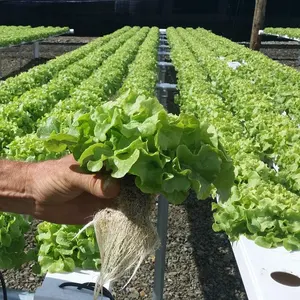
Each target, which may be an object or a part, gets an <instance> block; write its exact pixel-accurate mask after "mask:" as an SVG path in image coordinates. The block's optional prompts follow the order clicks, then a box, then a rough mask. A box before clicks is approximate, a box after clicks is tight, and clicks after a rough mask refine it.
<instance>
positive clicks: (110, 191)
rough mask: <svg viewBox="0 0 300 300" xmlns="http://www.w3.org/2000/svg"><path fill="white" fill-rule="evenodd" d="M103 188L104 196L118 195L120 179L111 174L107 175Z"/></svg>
mask: <svg viewBox="0 0 300 300" xmlns="http://www.w3.org/2000/svg"><path fill="white" fill-rule="evenodd" d="M102 190H103V193H104V194H105V195H104V196H106V197H116V196H117V195H118V193H119V191H120V188H119V181H118V180H116V179H115V178H112V177H110V176H108V177H106V178H105V179H104V182H103V185H102Z"/></svg>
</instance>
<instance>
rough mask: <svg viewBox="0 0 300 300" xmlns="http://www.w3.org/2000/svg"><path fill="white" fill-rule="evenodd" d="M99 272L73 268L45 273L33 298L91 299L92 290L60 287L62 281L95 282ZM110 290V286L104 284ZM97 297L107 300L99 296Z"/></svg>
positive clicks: (49, 299) (38, 299)
mask: <svg viewBox="0 0 300 300" xmlns="http://www.w3.org/2000/svg"><path fill="white" fill-rule="evenodd" d="M98 275H99V272H95V271H87V270H79V269H77V270H75V271H74V272H72V273H52V274H50V273H47V275H46V277H45V279H44V281H43V284H42V286H41V287H39V288H37V290H36V292H35V295H34V300H92V299H93V291H90V290H87V289H81V290H78V289H77V288H76V287H71V286H70V287H64V288H60V287H59V285H60V284H62V283H64V282H76V283H85V282H96V279H97V277H98ZM105 287H106V288H107V289H108V290H109V291H110V290H111V286H108V285H105ZM99 299H103V300H109V298H107V297H102V298H101V296H99Z"/></svg>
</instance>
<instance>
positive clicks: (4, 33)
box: [0, 26, 70, 47]
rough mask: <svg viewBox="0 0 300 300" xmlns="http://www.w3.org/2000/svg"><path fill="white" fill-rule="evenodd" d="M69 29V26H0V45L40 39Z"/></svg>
mask: <svg viewBox="0 0 300 300" xmlns="http://www.w3.org/2000/svg"><path fill="white" fill-rule="evenodd" d="M69 30H70V29H69V27H53V26H48V27H44V26H39V27H31V26H0V47H6V46H13V45H18V44H21V43H23V42H24V43H25V42H32V41H36V40H42V39H45V38H48V37H50V36H54V35H60V34H64V33H67V32H68V31H69Z"/></svg>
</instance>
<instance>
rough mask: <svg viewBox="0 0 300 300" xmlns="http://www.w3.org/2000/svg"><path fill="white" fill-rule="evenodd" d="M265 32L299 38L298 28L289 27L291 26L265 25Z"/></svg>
mask: <svg viewBox="0 0 300 300" xmlns="http://www.w3.org/2000/svg"><path fill="white" fill-rule="evenodd" d="M264 32H265V33H268V34H275V35H280V36H284V37H289V38H291V39H293V38H297V39H300V28H291V27H266V28H265V29H264Z"/></svg>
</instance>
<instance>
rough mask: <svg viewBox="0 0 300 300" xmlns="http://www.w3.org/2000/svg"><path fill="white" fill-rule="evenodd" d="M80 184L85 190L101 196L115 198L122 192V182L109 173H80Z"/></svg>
mask: <svg viewBox="0 0 300 300" xmlns="http://www.w3.org/2000/svg"><path fill="white" fill-rule="evenodd" d="M78 175H79V176H78V179H77V180H78V181H77V182H78V185H79V187H81V189H83V190H84V191H85V192H87V193H90V194H92V195H94V196H96V197H100V198H115V197H117V196H118V195H119V193H120V182H119V181H118V180H117V179H115V178H112V177H111V176H110V175H107V174H101V173H98V174H83V173H81V174H78Z"/></svg>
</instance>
